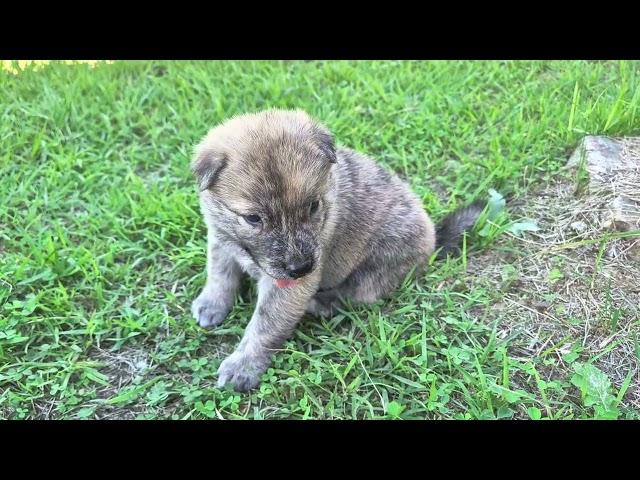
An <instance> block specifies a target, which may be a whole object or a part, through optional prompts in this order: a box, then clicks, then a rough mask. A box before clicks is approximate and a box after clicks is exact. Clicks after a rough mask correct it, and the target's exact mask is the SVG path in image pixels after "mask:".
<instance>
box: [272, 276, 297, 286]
mask: <svg viewBox="0 0 640 480" xmlns="http://www.w3.org/2000/svg"><path fill="white" fill-rule="evenodd" d="M274 281H275V284H276V287H278V288H291V287H295V286H296V285H298V284H299V283H300V282H301V281H302V279H301V278H274Z"/></svg>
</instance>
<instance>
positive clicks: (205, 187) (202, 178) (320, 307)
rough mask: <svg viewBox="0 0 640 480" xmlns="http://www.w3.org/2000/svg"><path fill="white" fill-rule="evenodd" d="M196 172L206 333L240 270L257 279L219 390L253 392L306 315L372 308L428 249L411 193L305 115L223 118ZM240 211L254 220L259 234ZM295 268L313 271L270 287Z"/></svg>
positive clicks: (429, 239)
mask: <svg viewBox="0 0 640 480" xmlns="http://www.w3.org/2000/svg"><path fill="white" fill-rule="evenodd" d="M193 171H194V173H195V175H196V177H197V178H198V181H199V186H200V205H201V210H202V213H203V216H204V220H205V222H206V225H207V227H208V249H207V253H208V256H207V282H206V285H205V287H204V289H203V290H202V293H201V294H200V295H199V296H198V298H197V299H196V300H195V301H194V302H193V306H192V312H193V316H194V317H195V319H196V320H197V321H198V323H199V324H200V325H201V326H203V327H215V326H217V325H219V324H220V323H221V322H222V321H223V320H224V319H225V317H226V316H227V314H228V313H229V310H230V309H231V307H232V306H233V302H234V298H235V293H236V290H237V288H238V285H239V283H240V279H241V275H242V273H243V272H246V273H248V274H249V275H251V276H252V277H253V278H254V279H255V280H257V282H258V301H257V306H256V308H255V311H254V313H253V316H252V318H251V321H250V322H249V325H248V326H247V329H246V331H245V334H244V337H243V338H242V341H241V342H240V344H239V345H238V347H237V349H236V350H235V351H234V352H233V353H232V354H231V355H230V356H229V357H228V358H226V359H225V360H224V361H223V362H222V364H221V365H220V368H219V370H218V374H219V379H218V385H219V386H223V385H226V384H231V385H232V386H233V387H234V388H235V389H237V390H240V391H246V390H249V389H251V388H254V387H256V386H257V385H258V384H259V381H260V377H261V375H262V373H264V371H265V370H266V369H267V367H268V366H269V363H270V359H271V355H272V353H273V352H274V350H277V349H279V348H280V347H281V346H282V344H283V343H284V341H285V340H286V339H287V338H288V337H289V336H290V335H291V334H292V333H293V331H294V329H295V327H296V325H297V323H298V322H299V320H300V319H301V317H302V316H303V315H304V313H305V312H308V313H311V314H312V315H330V314H331V313H332V311H333V309H334V307H335V306H336V305H337V304H338V302H340V301H341V300H342V299H350V300H353V301H356V302H364V303H370V302H374V301H376V300H378V299H380V298H382V297H384V296H386V295H388V294H389V293H390V292H392V291H393V290H394V289H395V288H397V287H398V286H399V284H400V283H401V281H402V280H403V278H404V277H405V276H406V275H407V274H408V273H409V271H410V270H411V269H413V268H414V267H417V268H420V267H422V266H424V265H425V262H426V261H427V259H428V258H429V256H430V255H431V254H432V253H433V251H434V249H435V248H436V234H435V228H434V225H433V224H432V222H431V220H430V219H429V217H428V216H427V214H426V213H425V211H424V210H423V208H422V205H421V202H420V201H419V200H418V199H417V197H416V196H415V195H414V194H413V193H412V192H411V190H410V189H409V187H408V186H407V185H406V184H405V183H404V182H402V181H401V180H400V179H399V178H398V177H397V176H396V175H394V174H392V173H390V172H388V171H387V170H385V169H384V168H382V167H381V166H379V165H377V164H376V163H375V162H374V161H372V160H371V159H369V158H368V157H366V156H365V155H362V154H360V153H357V152H355V151H352V150H349V149H347V148H338V149H336V147H335V145H334V141H333V138H332V135H331V134H330V133H329V131H328V130H327V129H326V128H325V127H324V126H323V125H321V124H319V123H317V122H316V121H314V120H313V119H311V118H310V117H309V116H308V115H307V114H306V113H304V112H302V111H284V110H269V111H265V112H261V113H257V114H247V115H242V116H238V117H235V118H232V119H230V120H228V121H226V122H224V123H223V124H221V125H219V126H218V127H216V128H214V129H213V130H211V131H210V132H209V133H208V134H207V136H206V137H205V138H204V139H203V140H202V141H201V143H200V144H199V145H198V146H197V147H196V152H195V158H194V162H193ZM316 199H318V200H320V204H319V207H318V209H317V211H316V212H315V213H313V214H311V213H310V208H309V205H310V203H311V202H312V201H313V200H316ZM246 215H258V216H259V217H260V218H261V219H262V226H258V227H255V226H252V225H250V224H249V223H248V222H247V221H245V219H244V217H243V216H246ZM450 227H452V226H450ZM451 229H452V228H449V230H451ZM458 233H459V232H458ZM449 240H450V239H449ZM449 240H448V241H449ZM450 243H451V245H453V244H454V243H455V242H454V240H451V241H450ZM447 245H448V244H447ZM303 260H306V261H312V262H313V270H312V271H311V272H310V273H308V274H307V275H305V276H304V277H302V278H301V279H299V282H298V283H297V284H296V285H295V286H292V287H289V288H278V287H277V286H276V285H275V283H274V279H275V278H287V275H288V274H287V267H286V266H287V265H289V264H291V263H292V262H293V263H295V262H300V261H303Z"/></svg>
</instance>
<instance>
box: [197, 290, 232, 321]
mask: <svg viewBox="0 0 640 480" xmlns="http://www.w3.org/2000/svg"><path fill="white" fill-rule="evenodd" d="M191 313H192V314H193V318H195V319H196V320H197V322H198V325H200V326H201V327H204V328H213V327H217V326H218V325H220V324H221V323H222V321H223V320H224V319H225V318H226V317H227V314H228V313H229V311H228V309H225V308H221V307H220V304H219V303H217V302H216V301H215V299H214V298H213V297H212V296H211V295H208V294H206V293H205V292H202V293H201V294H200V296H199V297H198V298H196V299H195V300H194V301H193V303H192V304H191Z"/></svg>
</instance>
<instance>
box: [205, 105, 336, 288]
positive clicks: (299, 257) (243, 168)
mask: <svg viewBox="0 0 640 480" xmlns="http://www.w3.org/2000/svg"><path fill="white" fill-rule="evenodd" d="M335 162H336V152H335V146H334V142H333V138H332V136H331V134H330V133H329V131H328V130H327V129H326V128H325V127H324V126H322V125H320V124H319V123H316V122H315V121H313V120H312V119H311V118H310V117H309V116H308V115H307V114H306V113H304V112H301V111H283V110H269V111H266V112H261V113H257V114H249V115H242V116H239V117H235V118H232V119H231V120H228V121H227V122H225V123H223V124H221V125H219V126H217V127H216V128H214V129H213V130H211V131H210V132H209V133H208V134H207V136H206V137H205V138H204V139H203V140H202V142H201V143H200V144H199V145H198V146H197V147H196V153H195V158H194V161H193V172H194V173H195V175H196V177H197V179H198V182H199V187H200V192H201V193H200V195H201V201H202V208H203V212H204V214H205V217H209V218H208V221H211V222H212V223H213V225H214V226H215V228H216V231H217V232H218V235H220V236H222V237H223V238H224V239H226V240H227V241H232V242H234V243H236V244H238V245H239V246H240V247H241V248H242V249H243V250H244V252H245V253H246V254H247V255H248V256H249V257H250V258H251V259H252V260H253V262H254V263H256V264H257V265H258V266H259V267H260V268H261V269H262V270H263V271H264V272H265V273H266V274H267V275H269V276H271V277H273V278H274V279H275V280H276V284H277V285H278V286H281V287H283V286H291V285H293V284H295V283H296V281H297V279H300V278H302V277H304V276H305V275H308V274H309V273H311V272H312V271H313V270H314V269H315V268H316V267H317V264H318V260H319V255H320V245H321V241H320V239H321V237H322V233H323V231H324V229H325V227H326V226H327V218H328V214H329V212H330V209H331V205H332V202H333V188H332V185H333V182H332V178H331V166H332V164H334V163H335Z"/></svg>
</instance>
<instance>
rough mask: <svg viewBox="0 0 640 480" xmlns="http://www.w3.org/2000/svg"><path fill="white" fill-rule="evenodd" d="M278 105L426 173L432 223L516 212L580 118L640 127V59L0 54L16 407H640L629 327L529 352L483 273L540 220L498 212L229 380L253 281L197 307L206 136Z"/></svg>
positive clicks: (477, 414) (29, 412) (543, 181)
mask: <svg viewBox="0 0 640 480" xmlns="http://www.w3.org/2000/svg"><path fill="white" fill-rule="evenodd" d="M267 107H286V108H302V109H305V110H307V111H308V112H309V113H310V114H312V115H313V116H315V117H317V118H318V119H319V120H321V121H322V122H324V123H325V124H326V125H328V126H329V128H330V129H331V130H332V131H333V132H334V133H335V136H336V138H337V140H338V143H340V144H343V145H346V146H349V147H351V148H355V149H358V150H360V151H362V152H365V153H367V154H370V155H371V156H373V157H374V158H376V159H377V160H379V161H380V162H381V163H383V164H384V165H386V166H387V167H388V168H389V169H392V170H394V171H396V172H397V173H399V174H400V175H401V176H402V177H403V178H405V179H407V180H408V181H409V182H410V183H411V185H412V187H413V189H414V190H415V192H416V193H418V194H419V195H420V196H421V197H422V199H423V203H424V206H425V209H426V210H427V211H428V212H429V213H430V214H431V215H432V217H433V218H434V219H435V220H438V219H440V218H442V217H443V216H444V215H445V214H446V213H447V212H449V211H451V210H452V209H454V208H455V207H456V206H458V205H460V204H461V203H464V202H467V201H470V200H472V199H474V198H477V197H488V192H489V190H495V191H496V192H499V194H500V195H503V196H504V197H506V198H507V200H508V201H507V209H506V212H508V213H505V212H503V213H502V216H501V218H502V220H501V221H502V222H503V223H504V224H505V225H507V224H509V222H514V221H518V220H520V217H519V216H518V214H517V213H514V212H511V211H510V210H509V205H510V202H512V201H516V202H517V201H518V200H519V199H520V200H521V201H522V199H526V198H528V196H535V192H536V191H538V190H539V189H543V188H545V187H546V186H548V185H549V184H551V183H553V182H555V181H557V179H558V178H561V177H563V176H567V175H570V174H569V173H567V172H566V171H565V170H563V169H562V167H563V165H564V164H565V163H566V160H567V157H568V155H569V154H570V152H571V151H572V150H573V149H574V148H575V146H576V144H577V142H578V141H579V140H580V139H581V138H582V136H584V135H585V134H587V133H588V134H607V135H612V136H624V135H633V134H636V135H637V134H640V62H583V61H580V62H578V61H572V62H551V61H540V62H531V61H527V62H515V61H509V62H497V61H493V62H478V61H473V62H472V61H455V62H453V61H447V62H403V61H385V62H372V61H366V62H356V61H340V62H338V61H329V62H293V61H287V62H264V61H260V62H241V61H233V62H231V61H220V62H156V61H153V62H150V61H149V62H114V63H111V64H98V65H97V66H90V65H67V64H49V65H46V66H41V67H39V68H33V67H30V66H27V67H24V70H22V71H20V72H18V73H16V72H9V71H6V70H5V71H2V70H0V115H1V118H2V122H1V123H0V199H1V200H2V201H1V202H0V418H13V419H25V418H56V419H60V418H101V419H102V418H144V419H155V418H161V419H164V418H173V419H206V418H225V419H236V418H249V419H262V418H265V419H267V418H269V419H275V418H300V419H302V418H305V419H306V418H311V419H365V418H376V419H377V418H403V419H436V418H438V419H439V418H456V419H458V418H460V419H462V418H465V419H467V418H482V419H489V418H554V419H562V418H594V417H598V416H602V411H603V410H602V408H604V407H603V406H602V405H601V403H603V402H604V403H607V405H606V407H607V408H606V409H608V411H614V412H615V413H614V414H613V416H614V417H617V418H638V416H639V414H638V411H637V408H635V407H634V405H633V404H632V403H629V402H627V401H626V398H627V397H628V395H629V394H630V392H632V391H634V389H635V390H636V391H637V390H638V389H639V388H640V386H639V385H638V371H637V366H638V362H640V347H639V346H638V341H637V339H636V340H635V346H636V350H635V354H634V355H632V356H631V357H629V358H630V360H629V362H630V363H629V364H628V365H626V364H625V365H626V366H625V369H624V371H623V372H621V375H622V381H620V380H619V379H618V378H617V377H615V376H608V373H607V372H606V371H603V370H601V369H599V368H598V367H597V363H594V361H595V360H597V358H596V357H597V355H599V353H602V352H604V351H605V350H606V349H607V348H609V347H610V346H611V344H605V345H604V346H603V347H602V352H597V351H593V350H589V351H587V350H583V349H581V348H578V347H579V346H580V344H581V342H582V341H583V338H582V337H581V334H580V333H573V332H574V331H573V330H567V331H566V332H564V333H563V332H555V335H556V336H555V337H554V339H553V340H551V341H548V340H547V338H542V337H540V338H534V339H533V340H532V339H531V338H529V337H528V338H527V339H526V341H527V342H531V341H534V343H535V342H538V344H540V345H542V344H543V343H544V342H545V341H548V342H549V343H548V344H545V345H546V347H545V348H539V349H538V348H532V349H529V350H526V349H523V348H521V345H522V343H523V342H524V341H525V339H523V338H521V337H519V333H518V329H514V328H512V327H513V325H511V324H508V322H513V321H515V320H514V319H513V318H511V317H508V316H503V315H499V314H497V313H496V312H498V310H496V308H494V307H495V306H496V305H498V304H500V303H501V302H502V300H503V296H504V295H505V293H504V292H505V291H506V290H501V289H500V288H490V287H489V286H488V284H486V283H484V282H483V281H482V280H483V279H482V278H479V276H477V275H475V274H474V266H475V267H476V270H475V271H478V270H477V268H478V267H479V266H482V262H483V261H487V260H486V259H487V258H490V257H491V256H492V255H493V254H494V253H496V252H514V251H518V250H519V249H521V246H522V245H523V242H524V241H526V239H527V238H529V237H528V235H533V233H531V232H529V233H525V234H523V236H522V237H519V236H516V235H510V234H508V233H500V229H494V230H492V231H491V233H490V234H488V235H481V234H480V233H481V232H478V231H476V232H475V233H474V234H473V235H472V236H471V237H470V241H469V246H468V249H467V251H466V254H465V255H464V256H463V257H462V258H459V259H455V260H448V261H444V262H434V263H433V265H432V266H431V267H430V268H429V269H428V271H427V272H426V273H425V274H424V275H423V276H422V277H421V278H419V279H418V280H417V281H410V280H407V281H406V282H405V284H404V285H403V287H402V288H401V289H400V290H398V292H397V293H396V294H395V295H394V296H393V297H392V298H391V299H389V300H388V301H386V302H379V303H378V304H376V305H373V306H368V307H364V306H358V305H353V306H351V307H346V306H345V308H344V309H343V310H342V311H341V312H340V313H339V314H338V315H336V316H334V317H333V318H331V319H327V320H315V319H312V318H305V319H304V320H303V322H302V323H301V325H300V327H299V328H298V331H297V333H296V334H295V337H294V338H292V339H291V340H290V341H288V342H287V344H286V345H285V348H284V349H283V350H282V351H280V352H279V353H278V354H277V355H276V356H275V358H274V362H273V365H272V368H270V369H269V371H268V373H267V374H266V375H265V376H264V378H263V383H262V385H261V387H260V388H259V390H257V391H255V392H253V393H251V394H246V395H245V394H238V393H235V392H233V391H229V390H220V389H218V388H217V387H216V386H215V382H216V378H217V377H216V369H217V367H218V365H219V364H220V362H221V360H222V359H223V358H224V355H226V354H228V353H230V352H231V351H232V349H233V348H234V347H235V345H236V344H237V342H238V341H239V339H240V337H241V335H242V332H243V330H244V327H245V326H246V324H247V322H248V320H249V318H250V315H251V313H252V308H253V305H254V302H255V287H254V286H253V285H252V284H251V283H250V282H246V288H245V289H244V290H243V291H242V294H241V295H240V296H239V297H238V299H237V302H236V305H235V307H234V309H233V311H232V313H231V315H230V317H229V318H228V319H227V321H226V322H225V323H224V324H223V325H222V326H221V327H219V328H218V329H217V330H213V331H207V330H203V329H201V328H200V327H198V326H197V325H196V323H195V321H194V320H193V319H192V318H191V315H190V304H191V301H192V300H193V299H194V298H195V296H196V295H197V294H198V293H199V291H200V289H201V287H202V286H203V284H204V281H205V275H204V266H205V261H206V257H205V245H206V229H205V227H204V224H203V221H202V219H201V216H200V213H199V208H198V203H197V196H196V190H195V182H194V179H193V178H192V176H191V174H190V171H189V162H190V154H191V150H192V147H193V146H194V144H195V143H196V142H197V141H198V140H199V139H200V138H201V137H202V136H203V135H204V134H205V133H206V131H207V130H208V129H209V128H210V127H212V126H213V125H215V124H216V123H217V122H220V121H222V120H223V119H225V118H227V117H229V116H231V115H234V114H238V113H242V112H246V111H255V110H258V109H263V108H267ZM494 195H495V194H494ZM524 203H526V201H525V202H524ZM532 220H533V221H534V222H535V221H536V220H537V219H536V218H533V219H532ZM485 233H486V229H485ZM596 247H597V245H596ZM596 251H597V248H596ZM505 281H506V280H505ZM639 281H640V279H639ZM617 315H618V317H616V322H615V324H612V323H611V322H609V323H607V325H613V326H612V327H611V328H614V329H615V328H623V327H624V328H627V327H628V330H625V331H628V332H637V328H636V327H637V326H638V325H639V324H640V318H639V317H640V316H639V315H638V312H637V311H633V309H631V310H627V311H624V312H623V313H622V315H621V314H620V313H618V314H617ZM572 321H576V322H578V323H579V322H580V321H582V320H581V318H580V317H578V318H577V319H572ZM503 332H507V333H504V334H503ZM560 339H562V340H563V342H564V343H563V345H564V346H566V348H565V349H564V350H562V352H564V353H563V354H562V355H551V354H550V353H549V348H550V347H552V346H553V345H557V341H559V340H560ZM558 348H560V347H558ZM527 352H529V353H527ZM605 353H606V352H605ZM589 369H590V370H589ZM588 376H591V377H594V376H595V378H597V379H598V380H599V381H600V382H599V383H598V385H596V386H593V389H595V390H594V391H595V392H596V393H598V392H599V393H601V395H600V396H599V398H595V397H597V396H598V395H596V393H594V391H591V390H589V388H591V387H589V386H584V383H585V382H586V383H588V380H585V379H586V378H587V377H588ZM581 385H582V386H581ZM593 389H592V390H593ZM607 395H608V397H607ZM605 397H606V398H609V399H612V400H606V399H605V400H603V398H605ZM598 402H600V403H598ZM599 407H601V408H600V410H598V408H599ZM606 409H605V410H606Z"/></svg>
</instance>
